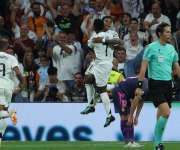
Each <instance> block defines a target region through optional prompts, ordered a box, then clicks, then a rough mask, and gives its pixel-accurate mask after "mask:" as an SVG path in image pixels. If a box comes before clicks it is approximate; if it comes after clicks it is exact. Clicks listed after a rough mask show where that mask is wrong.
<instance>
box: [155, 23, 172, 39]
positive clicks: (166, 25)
mask: <svg viewBox="0 0 180 150" xmlns="http://www.w3.org/2000/svg"><path fill="white" fill-rule="evenodd" d="M165 27H170V25H169V24H167V23H164V22H163V23H161V24H159V25H158V27H157V29H156V35H157V37H158V38H159V33H163V32H164V28H165Z"/></svg>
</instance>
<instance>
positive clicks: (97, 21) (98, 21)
mask: <svg viewBox="0 0 180 150" xmlns="http://www.w3.org/2000/svg"><path fill="white" fill-rule="evenodd" d="M93 25H94V30H95V32H97V33H98V32H100V31H102V30H103V28H104V23H103V21H102V20H101V19H95V20H94V24H93Z"/></svg>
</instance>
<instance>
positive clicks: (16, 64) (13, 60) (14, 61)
mask: <svg viewBox="0 0 180 150" xmlns="http://www.w3.org/2000/svg"><path fill="white" fill-rule="evenodd" d="M11 58H12V59H11V68H12V69H13V68H15V67H18V68H19V63H18V60H17V58H16V57H15V56H12V57H11Z"/></svg>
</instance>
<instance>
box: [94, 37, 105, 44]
mask: <svg viewBox="0 0 180 150" xmlns="http://www.w3.org/2000/svg"><path fill="white" fill-rule="evenodd" d="M102 39H103V38H102V37H96V38H93V39H92V42H94V43H102Z"/></svg>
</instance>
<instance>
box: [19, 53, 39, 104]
mask: <svg viewBox="0 0 180 150" xmlns="http://www.w3.org/2000/svg"><path fill="white" fill-rule="evenodd" d="M23 66H24V76H25V83H26V89H24V91H23V93H22V96H23V97H24V98H25V99H28V100H29V101H30V102H33V101H34V97H35V94H36V92H37V90H38V88H39V74H38V71H37V70H38V66H37V64H36V63H35V62H34V57H33V53H32V52H31V51H28V52H26V53H25V55H24V59H23Z"/></svg>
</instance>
